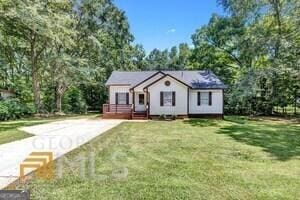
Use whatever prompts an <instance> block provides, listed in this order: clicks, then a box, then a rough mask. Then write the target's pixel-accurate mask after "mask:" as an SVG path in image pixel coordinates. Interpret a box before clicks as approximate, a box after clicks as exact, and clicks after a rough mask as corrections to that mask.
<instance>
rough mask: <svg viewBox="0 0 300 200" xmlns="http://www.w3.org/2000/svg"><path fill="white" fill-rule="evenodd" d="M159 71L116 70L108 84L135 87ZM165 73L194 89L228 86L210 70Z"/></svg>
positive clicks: (164, 72)
mask: <svg viewBox="0 0 300 200" xmlns="http://www.w3.org/2000/svg"><path fill="white" fill-rule="evenodd" d="M158 72H159V71H134V72H122V71H114V72H113V73H112V74H111V76H110V77H109V79H108V80H107V82H106V84H105V85H107V86H109V85H128V86H130V87H134V86H136V85H137V84H139V83H141V82H143V81H144V80H146V79H148V78H149V77H151V76H153V75H155V74H157V73H158ZM162 73H163V74H165V75H170V76H171V77H173V78H175V79H178V80H179V81H181V82H183V83H184V84H186V85H188V86H189V87H190V88H192V89H224V88H226V86H225V85H224V84H223V83H222V81H221V80H220V79H219V78H218V77H217V76H216V75H215V74H214V73H213V72H212V71H210V70H203V71H162Z"/></svg>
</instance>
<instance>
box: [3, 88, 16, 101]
mask: <svg viewBox="0 0 300 200" xmlns="http://www.w3.org/2000/svg"><path fill="white" fill-rule="evenodd" d="M14 96H15V92H14V91H12V90H6V89H0V100H1V99H8V98H11V97H14Z"/></svg>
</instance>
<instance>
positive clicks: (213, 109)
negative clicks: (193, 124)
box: [189, 89, 223, 114]
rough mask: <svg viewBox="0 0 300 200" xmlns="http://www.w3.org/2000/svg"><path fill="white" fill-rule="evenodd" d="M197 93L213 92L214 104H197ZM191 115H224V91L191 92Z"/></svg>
mask: <svg viewBox="0 0 300 200" xmlns="http://www.w3.org/2000/svg"><path fill="white" fill-rule="evenodd" d="M197 92H212V104H211V106H209V105H200V106H198V104H197V99H198V98H197ZM189 107H190V108H189V113H190V114H223V92H222V90H191V89H190V95H189Z"/></svg>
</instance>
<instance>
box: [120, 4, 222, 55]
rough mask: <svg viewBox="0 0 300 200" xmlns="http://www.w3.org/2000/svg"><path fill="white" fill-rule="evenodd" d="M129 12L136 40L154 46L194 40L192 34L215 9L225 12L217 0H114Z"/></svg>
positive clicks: (144, 44) (152, 47)
mask: <svg viewBox="0 0 300 200" xmlns="http://www.w3.org/2000/svg"><path fill="white" fill-rule="evenodd" d="M114 2H115V4H116V5H117V6H118V7H119V8H120V9H122V10H124V11H125V12H126V16H127V17H128V20H129V24H130V29H131V33H133V35H134V37H135V43H139V44H142V45H143V46H144V48H145V50H146V51H147V53H149V52H150V51H151V50H152V49H154V48H158V49H161V50H163V49H166V48H171V47H172V46H174V45H178V44H179V43H182V42H186V43H188V44H192V40H191V35H192V34H193V33H195V31H196V29H197V28H199V27H201V25H204V24H206V23H207V22H208V21H209V19H210V16H211V14H212V13H219V14H222V13H223V12H222V8H221V7H220V6H218V5H217V3H216V0H115V1H114Z"/></svg>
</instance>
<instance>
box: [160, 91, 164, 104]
mask: <svg viewBox="0 0 300 200" xmlns="http://www.w3.org/2000/svg"><path fill="white" fill-rule="evenodd" d="M160 106H164V93H163V92H160Z"/></svg>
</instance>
